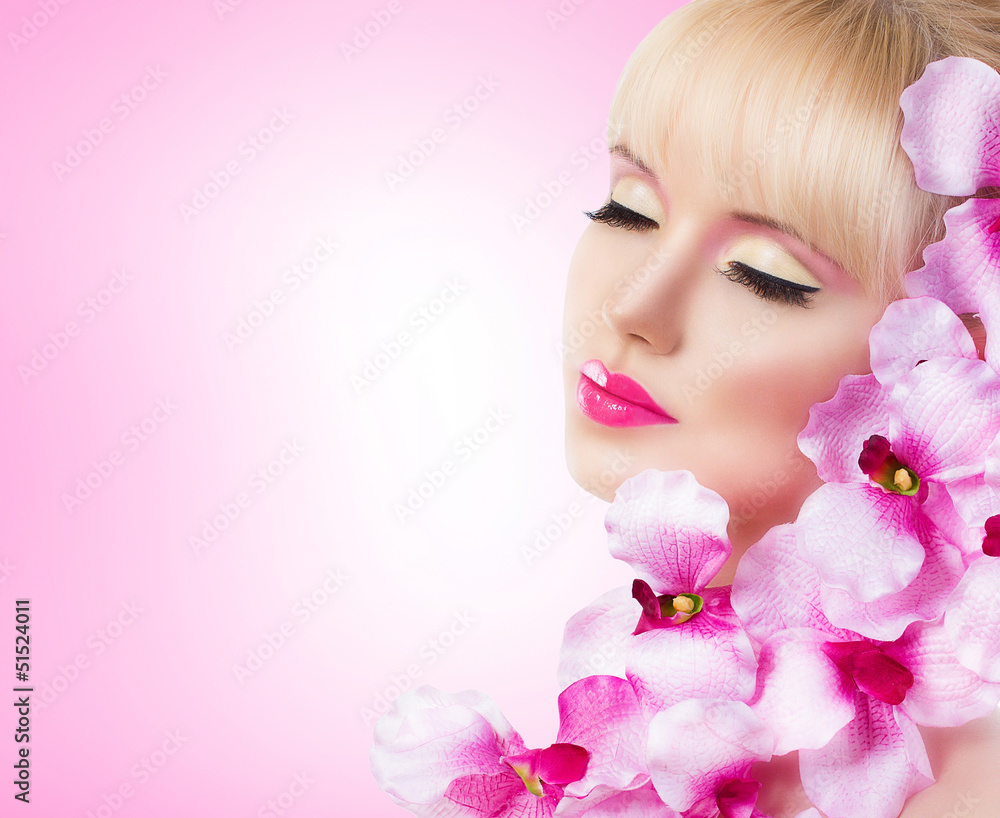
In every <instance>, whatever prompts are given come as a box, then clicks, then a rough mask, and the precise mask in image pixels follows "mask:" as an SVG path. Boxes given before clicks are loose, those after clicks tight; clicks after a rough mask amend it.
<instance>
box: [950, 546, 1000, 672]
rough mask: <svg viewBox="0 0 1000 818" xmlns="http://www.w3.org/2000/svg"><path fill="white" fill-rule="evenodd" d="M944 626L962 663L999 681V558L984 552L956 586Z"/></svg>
mask: <svg viewBox="0 0 1000 818" xmlns="http://www.w3.org/2000/svg"><path fill="white" fill-rule="evenodd" d="M944 627H945V630H946V631H947V633H948V636H949V637H950V638H951V641H952V643H953V645H954V647H955V655H956V657H957V659H958V661H959V662H961V663H962V665H963V666H965V667H967V668H969V669H970V670H971V671H973V672H974V673H976V674H978V675H979V676H980V677H982V678H983V679H984V680H986V681H987V682H992V683H997V682H1000V558H997V557H988V556H986V555H985V554H984V555H982V556H980V557H979V559H977V560H975V561H974V562H973V563H972V565H970V566H969V569H968V571H966V573H965V576H964V577H963V578H962V581H961V582H960V583H959V584H958V587H957V588H956V589H955V593H954V594H953V596H952V600H951V603H950V605H949V610H948V611H947V613H945V615H944Z"/></svg>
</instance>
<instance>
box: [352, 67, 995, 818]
mask: <svg viewBox="0 0 1000 818" xmlns="http://www.w3.org/2000/svg"><path fill="white" fill-rule="evenodd" d="M998 99H1000V75H998V74H997V73H996V72H995V71H993V69H991V68H989V67H987V66H985V65H984V64H983V63H980V62H978V61H976V60H971V59H961V58H956V57H949V58H946V59H944V60H941V61H939V62H936V63H933V64H931V65H930V66H929V67H928V68H927V70H926V72H925V74H924V76H923V77H922V78H921V79H920V80H919V81H918V82H917V83H915V84H914V85H912V86H910V88H908V89H907V90H906V92H905V93H904V95H903V97H902V98H901V107H902V109H903V112H904V115H905V127H904V130H903V135H902V145H903V147H904V149H905V150H906V151H907V152H908V154H909V156H910V158H911V160H912V161H913V165H914V169H915V173H916V179H917V182H918V184H919V185H920V187H922V188H923V189H925V190H928V191H931V192H934V193H940V194H946V195H953V196H969V195H972V194H974V193H976V192H977V191H978V190H980V189H981V188H983V187H989V186H998V187H1000V161H998V160H1000V107H998V105H997V100H998ZM945 224H946V227H947V234H946V236H945V238H944V239H943V240H942V241H941V242H938V243H937V244H934V245H931V246H930V247H929V248H927V250H926V251H925V253H924V262H925V264H924V266H923V267H921V268H920V269H919V270H916V271H914V272H913V273H910V274H909V275H908V277H907V280H906V287H907V293H908V295H909V296H910V297H908V298H905V299H902V300H899V301H896V302H894V303H893V304H891V305H890V307H889V308H888V310H887V311H886V313H885V315H884V316H883V318H882V320H881V321H880V322H879V324H878V325H876V327H875V328H874V329H873V331H872V333H871V369H872V372H871V374H869V375H864V376H853V375H852V376H847V377H845V378H844V379H843V380H842V381H841V384H840V387H839V389H838V391H837V394H836V395H835V396H834V397H833V398H832V399H831V400H829V401H827V402H825V403H821V404H818V405H816V406H814V407H813V409H812V410H811V412H810V419H809V424H808V426H807V427H806V429H805V430H804V431H803V432H802V434H801V435H800V436H799V447H800V448H801V450H802V451H803V452H804V453H805V454H806V455H807V456H808V457H809V458H810V459H811V460H812V461H813V462H814V463H815V465H816V468H817V471H818V473H819V475H820V477H821V478H822V479H823V481H824V485H822V486H821V487H820V488H819V489H818V490H817V491H816V492H814V493H813V494H812V495H811V496H810V497H809V498H807V500H806V501H805V503H804V504H803V506H802V509H801V511H800V513H799V516H798V518H797V519H796V521H795V522H794V523H791V524H787V525H781V526H778V527H776V528H774V529H772V530H771V531H769V532H768V533H767V534H766V535H765V536H764V537H763V538H762V539H761V540H760V542H758V543H756V544H755V545H753V546H751V548H750V549H749V550H748V551H747V552H746V553H745V554H744V556H743V557H742V558H741V560H740V563H739V566H738V568H737V572H736V576H735V579H734V581H733V584H732V586H713V585H712V581H713V579H714V577H715V576H716V574H717V572H718V571H719V569H720V568H721V567H722V565H723V564H724V563H725V562H726V561H727V560H728V559H729V557H730V554H731V552H732V547H731V544H730V542H729V540H728V538H727V535H726V529H727V525H728V522H729V511H728V507H727V506H726V503H725V501H724V500H723V499H722V498H721V497H719V496H718V495H717V494H715V493H714V492H712V491H710V490H708V489H706V488H704V487H702V486H700V485H699V484H698V483H697V482H696V480H695V478H694V476H693V475H691V474H690V473H689V472H683V471H677V472H657V471H646V472H643V473H641V474H639V475H637V476H636V477H633V478H631V479H630V480H628V481H626V482H625V483H624V484H623V485H622V486H621V488H620V489H619V490H618V492H617V494H616V497H615V500H614V503H613V504H612V505H611V507H610V509H609V510H608V514H607V517H606V522H605V526H606V528H607V531H608V535H609V547H610V551H611V554H612V556H614V557H616V558H617V559H620V560H623V561H625V562H626V563H628V565H629V566H631V568H632V569H633V570H634V572H635V580H634V582H633V583H632V585H631V586H630V587H623V588H619V589H616V590H614V591H611V592H609V593H607V594H605V595H604V596H602V597H600V598H599V599H597V600H596V601H595V602H593V603H592V604H591V605H589V606H588V607H587V608H585V609H584V610H582V611H580V612H579V613H578V614H576V615H575V616H573V617H572V618H571V619H570V621H569V622H568V623H567V625H566V630H565V637H564V641H563V646H562V652H561V656H560V663H559V680H560V686H561V687H562V688H564V689H563V692H562V694H561V695H560V697H559V713H560V728H559V732H558V735H557V736H556V743H555V744H553V745H552V746H551V747H548V748H545V749H536V750H528V749H527V748H526V747H525V746H524V743H523V741H522V740H521V738H520V737H519V736H518V734H517V733H516V732H514V730H513V729H512V728H511V727H510V725H509V724H507V722H506V720H505V719H504V718H503V716H502V715H501V714H500V713H499V712H498V711H497V708H496V707H495V705H493V704H492V702H490V701H489V700H488V699H486V698H485V697H484V696H482V695H481V694H478V693H473V692H471V691H467V692H465V693H463V694H459V695H455V696H448V695H445V694H442V693H439V692H438V691H436V690H433V689H431V688H426V687H425V688H420V689H418V690H416V691H411V692H409V693H406V694H404V695H403V696H401V697H400V698H399V700H397V702H396V704H395V706H394V708H393V710H392V711H391V712H390V713H389V714H388V715H387V716H386V717H384V718H383V719H382V721H381V722H379V724H378V726H377V728H376V734H375V747H374V749H373V750H372V755H371V760H372V768H373V770H374V771H375V774H376V777H377V779H378V781H379V784H380V786H382V788H383V789H385V790H386V792H388V793H389V794H390V796H391V797H392V798H393V799H394V800H395V801H396V802H397V803H399V804H401V805H403V806H405V807H407V808H408V809H410V810H411V811H412V812H414V813H415V814H416V815H418V816H437V817H438V818H445V816H468V818H473V817H475V818H484V817H485V816H497V818H529V816H530V818H543V816H545V817H547V816H552V815H556V816H575V815H587V816H595V817H596V818H604V817H607V818H610V816H624V815H636V816H650V817H651V818H659V817H660V816H662V818H717V817H721V818H767V816H765V814H764V813H763V812H762V811H760V810H759V809H758V808H757V806H756V804H757V797H758V792H759V789H760V786H761V785H760V783H759V782H758V781H757V780H755V779H754V775H753V765H754V764H755V763H757V762H763V761H767V760H769V759H770V758H771V757H772V755H784V754H786V753H789V752H791V751H798V754H799V772H800V776H801V782H802V787H803V789H804V791H805V793H806V795H807V796H808V797H809V799H810V800H811V801H812V803H813V804H814V805H815V808H810V809H808V810H807V811H806V812H804V813H801V814H800V816H799V818H810V816H811V817H812V818H818V816H819V812H818V811H817V809H816V808H818V809H820V810H822V811H823V813H824V814H827V815H829V816H836V817H837V818H894V817H895V816H897V815H898V814H899V812H900V810H901V809H902V807H903V804H904V802H905V800H906V799H907V798H908V797H909V796H910V795H912V794H913V793H915V792H917V791H919V790H921V789H923V788H924V787H926V786H928V785H929V784H930V783H932V782H933V780H934V778H933V774H932V771H931V768H930V764H929V762H928V758H927V753H926V751H925V749H924V745H923V742H922V739H921V735H920V732H919V731H918V729H917V726H918V725H925V726H938V727H943V726H957V725H960V724H964V723H965V722H967V721H969V720H970V719H974V718H978V717H981V716H985V715H987V714H988V713H989V712H990V711H992V710H993V709H994V708H995V707H996V706H997V704H998V702H1000V594H998V593H997V589H998V588H1000V559H998V557H1000V347H998V346H997V343H998V339H1000V199H989V198H980V199H977V198H973V199H969V200H968V201H967V202H966V203H965V204H963V205H960V206H958V207H956V208H954V209H952V210H950V211H949V212H948V214H947V216H946V217H945ZM966 313H971V314H977V315H978V316H980V318H981V322H982V325H983V326H984V327H985V343H982V339H981V338H979V339H978V340H979V341H980V342H981V343H980V344H979V345H978V346H977V338H975V337H973V335H972V334H970V332H969V329H968V323H969V322H967V321H964V320H963V318H962V315H963V314H966ZM609 643H613V644H616V645H622V646H624V650H622V651H620V652H618V654H616V658H617V660H618V664H617V666H615V667H611V668H607V669H606V671H607V672H606V673H605V674H604V675H593V674H592V673H591V659H592V657H593V656H595V655H598V654H599V653H601V648H602V647H603V646H604V645H606V644H609Z"/></svg>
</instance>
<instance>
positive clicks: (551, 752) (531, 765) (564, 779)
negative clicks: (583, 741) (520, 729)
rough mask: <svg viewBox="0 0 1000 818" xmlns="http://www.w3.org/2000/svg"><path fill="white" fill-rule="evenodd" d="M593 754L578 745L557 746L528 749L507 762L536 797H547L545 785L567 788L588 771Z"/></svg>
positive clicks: (508, 757)
mask: <svg viewBox="0 0 1000 818" xmlns="http://www.w3.org/2000/svg"><path fill="white" fill-rule="evenodd" d="M589 760H590V754H589V753H588V752H587V751H586V750H585V749H584V748H583V747H580V746H579V745H577V744H553V745H551V746H550V747H546V748H545V749H544V750H527V751H526V752H523V753H521V754H520V755H516V756H505V757H504V759H503V761H504V763H505V764H507V765H508V766H509V767H510V768H511V769H513V770H514V772H516V773H517V774H518V775H519V776H521V780H522V781H523V782H524V786H525V788H526V789H527V790H528V792H530V793H531V794H532V795H537V796H538V797H539V798H541V797H542V796H543V795H544V790H543V789H542V784H543V783H544V784H554V785H555V786H557V787H565V786H566V785H567V784H572V783H573V782H574V781H579V780H580V779H581V778H583V776H584V773H586V772H587V762H588V761H589Z"/></svg>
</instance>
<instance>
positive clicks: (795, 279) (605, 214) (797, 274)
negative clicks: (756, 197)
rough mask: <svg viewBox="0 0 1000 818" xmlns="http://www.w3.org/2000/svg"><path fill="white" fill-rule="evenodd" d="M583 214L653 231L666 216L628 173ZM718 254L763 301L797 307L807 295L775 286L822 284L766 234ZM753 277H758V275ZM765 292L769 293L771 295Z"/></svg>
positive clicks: (817, 287) (805, 287) (739, 240)
mask: <svg viewBox="0 0 1000 818" xmlns="http://www.w3.org/2000/svg"><path fill="white" fill-rule="evenodd" d="M631 214H637V215H638V216H641V217H643V218H644V219H648V220H650V221H652V222H655V225H654V224H640V223H639V222H640V221H641V220H637V219H635V218H634V217H633V216H631ZM587 215H588V216H590V218H592V219H594V220H595V221H600V222H604V223H605V224H609V225H611V226H613V227H628V228H630V229H632V230H653V229H656V227H657V226H659V225H661V224H662V223H663V222H664V221H665V219H666V214H665V213H664V212H663V208H662V206H661V203H660V198H659V195H658V194H657V193H655V192H654V191H652V190H651V189H650V187H649V185H648V184H647V183H645V182H644V181H643V180H641V179H637V178H635V177H631V176H625V177H623V178H622V179H620V180H619V181H618V182H617V183H615V185H614V189H613V191H612V194H611V197H610V199H609V201H608V203H607V204H605V205H604V206H603V207H602V208H601V209H600V210H598V211H597V215H596V216H595V214H589V213H588V214H587ZM630 222H631V223H630ZM768 229H770V228H768ZM721 256H722V259H723V260H724V261H725V262H726V263H727V265H729V266H730V269H732V267H733V266H735V267H737V268H738V269H739V270H740V271H741V272H740V275H739V276H736V277H734V276H729V277H730V278H732V279H733V280H734V281H737V283H743V284H745V285H746V284H748V283H749V285H750V286H749V289H751V290H752V291H753V292H754V293H755V294H757V295H758V296H760V297H764V298H766V299H767V300H783V301H785V302H786V303H791V304H796V305H799V306H804V305H805V304H806V303H807V302H808V297H805V298H804V297H803V296H802V295H799V294H798V293H782V292H781V291H780V289H777V288H780V287H781V284H780V282H782V281H785V282H789V283H791V284H792V285H795V288H796V289H797V290H799V289H801V290H802V291H804V292H809V291H811V292H818V291H819V290H820V289H821V287H822V284H821V282H820V281H819V280H818V279H817V278H816V277H815V276H814V275H813V274H812V273H811V272H810V271H809V270H808V269H807V268H806V267H805V266H804V265H803V264H802V263H801V262H799V261H798V259H796V258H795V256H794V255H792V254H791V253H790V252H789V251H788V249H787V248H785V247H782V246H781V244H779V243H778V242H776V241H774V240H773V239H769V238H767V237H766V236H760V235H754V234H742V235H739V236H736V237H735V239H734V240H733V241H732V242H731V243H730V244H729V245H727V246H726V249H725V252H724V253H723V254H721ZM748 268H749V269H748ZM716 269H719V268H716ZM754 271H758V272H760V273H762V274H763V278H765V279H769V280H770V281H764V282H760V281H750V280H749V279H750V277H753V276H756V273H755V272H754ZM756 278H757V279H760V278H761V276H756ZM767 294H771V297H768V295H767ZM775 296H777V298H775Z"/></svg>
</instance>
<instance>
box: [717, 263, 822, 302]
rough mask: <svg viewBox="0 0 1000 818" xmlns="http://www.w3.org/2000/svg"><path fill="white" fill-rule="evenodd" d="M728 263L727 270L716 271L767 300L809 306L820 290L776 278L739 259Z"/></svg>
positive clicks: (718, 269)
mask: <svg viewBox="0 0 1000 818" xmlns="http://www.w3.org/2000/svg"><path fill="white" fill-rule="evenodd" d="M728 264H729V266H728V267H727V268H726V269H725V270H723V269H720V268H718V267H716V272H719V273H721V274H722V275H724V276H725V277H726V278H728V279H729V280H730V281H735V282H736V283H737V284H742V285H743V286H744V287H747V288H748V289H749V290H750V291H751V292H752V293H753V294H754V295H756V296H757V297H758V298H763V299H764V300H765V301H780V302H782V303H785V304H789V305H791V306H793V307H809V306H810V302H811V301H812V297H813V296H814V295H815V294H816V293H818V292H819V288H818V287H807V286H806V285H805V284H795V283H793V282H791V281H785V280H784V279H781V278H775V277H774V276H771V275H768V274H767V273H764V272H761V271H760V270H755V269H754V268H753V267H748V266H747V265H746V264H743V263H742V262H739V261H730V262H728Z"/></svg>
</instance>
